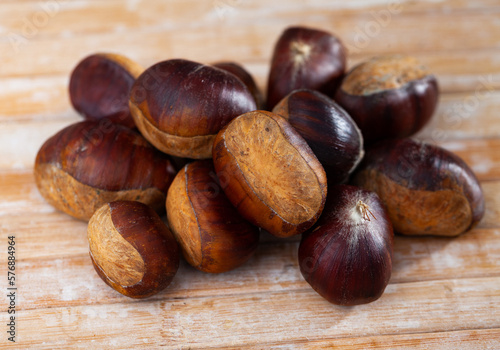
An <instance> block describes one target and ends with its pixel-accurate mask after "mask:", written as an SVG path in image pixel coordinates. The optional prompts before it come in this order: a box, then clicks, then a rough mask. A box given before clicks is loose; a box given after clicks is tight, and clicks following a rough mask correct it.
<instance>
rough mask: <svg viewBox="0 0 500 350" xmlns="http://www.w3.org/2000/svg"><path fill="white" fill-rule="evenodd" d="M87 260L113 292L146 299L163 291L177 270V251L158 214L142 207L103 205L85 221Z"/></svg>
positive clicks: (122, 203) (136, 204)
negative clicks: (88, 255)
mask: <svg viewBox="0 0 500 350" xmlns="http://www.w3.org/2000/svg"><path fill="white" fill-rule="evenodd" d="M87 236H88V241H89V250H90V259H91V260H92V264H93V265H94V268H95V270H96V272H97V274H98V275H99V277H101V279H102V280H103V281H104V282H106V284H107V285H109V286H110V287H111V288H113V289H114V290H116V291H118V292H120V293H121V294H123V295H126V296H128V297H131V298H147V297H149V296H151V295H153V294H156V293H158V292H160V291H162V290H163V289H165V288H166V287H167V286H168V285H169V284H170V282H171V281H172V279H173V278H174V276H175V274H176V272H177V269H178V268H179V248H178V246H177V242H176V241H175V238H174V237H173V236H172V233H170V231H169V230H168V228H167V226H166V225H165V224H164V223H163V221H162V220H161V219H160V217H159V216H158V214H156V213H155V212H154V210H153V209H151V208H150V207H148V206H147V205H146V204H143V203H140V202H133V201H117V202H111V203H106V204H104V205H103V206H102V207H101V208H99V209H98V210H97V211H96V212H95V213H94V215H93V216H92V218H91V219H90V221H89V226H88V229H87Z"/></svg>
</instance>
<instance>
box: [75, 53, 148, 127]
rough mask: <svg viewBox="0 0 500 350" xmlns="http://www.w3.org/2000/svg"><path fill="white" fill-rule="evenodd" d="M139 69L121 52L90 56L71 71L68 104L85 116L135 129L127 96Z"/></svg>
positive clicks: (137, 65) (140, 71)
mask: <svg viewBox="0 0 500 350" xmlns="http://www.w3.org/2000/svg"><path fill="white" fill-rule="evenodd" d="M143 71H144V68H142V67H141V66H140V65H139V64H138V63H136V62H134V61H132V60H131V59H129V58H127V57H125V56H122V55H117V54H110V53H99V54H94V55H90V56H88V57H86V58H84V59H83V60H82V61H81V62H80V63H78V65H77V66H76V67H75V69H74V70H73V72H72V73H71V78H70V82H69V96H70V99H71V103H72V104H73V107H74V108H75V109H76V110H77V111H78V112H79V113H80V114H82V115H83V117H84V118H86V119H90V120H95V119H101V118H109V119H110V120H111V121H113V122H114V123H119V124H122V125H125V126H127V127H129V128H135V123H134V120H133V119H132V116H131V115H130V109H129V107H128V99H129V94H130V89H131V87H132V84H133V83H134V81H135V79H137V77H138V76H139V75H140V74H141V73H142V72H143Z"/></svg>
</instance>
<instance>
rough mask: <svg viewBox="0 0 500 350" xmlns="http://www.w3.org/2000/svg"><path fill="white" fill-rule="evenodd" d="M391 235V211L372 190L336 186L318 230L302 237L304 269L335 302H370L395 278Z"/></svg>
mask: <svg viewBox="0 0 500 350" xmlns="http://www.w3.org/2000/svg"><path fill="white" fill-rule="evenodd" d="M393 237H394V233H393V230H392V226H391V222H390V221H389V217H388V216H387V212H386V210H385V208H384V205H383V204H382V202H381V201H380V199H379V198H378V196H377V195H376V194H375V193H374V192H370V191H365V190H362V189H360V188H357V187H354V186H348V185H337V186H332V187H330V188H329V193H328V200H327V204H326V206H325V210H324V212H323V214H322V216H321V218H320V219H319V220H318V223H317V225H316V226H315V229H314V230H312V231H311V232H307V233H305V234H304V235H303V236H302V241H301V242H300V246H299V265H300V271H301V272H302V275H303V276H304V278H305V280H306V281H307V282H308V283H309V284H310V285H311V287H313V289H314V290H315V291H316V292H318V294H320V295H321V296H322V297H323V298H325V299H326V300H328V301H329V302H331V303H333V304H337V305H358V304H365V303H369V302H372V301H374V300H377V299H378V298H380V296H381V295H382V293H383V292H384V290H385V287H386V286H387V284H388V283H389V279H390V277H391V271H392V252H393Z"/></svg>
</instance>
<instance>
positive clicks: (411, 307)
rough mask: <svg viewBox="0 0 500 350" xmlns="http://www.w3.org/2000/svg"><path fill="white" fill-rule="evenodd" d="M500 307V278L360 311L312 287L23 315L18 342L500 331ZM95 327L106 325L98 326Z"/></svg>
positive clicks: (423, 285)
mask: <svg viewBox="0 0 500 350" xmlns="http://www.w3.org/2000/svg"><path fill="white" fill-rule="evenodd" d="M69 295H70V296H69V298H71V294H69ZM423 296H426V297H423ZM499 301H500V277H488V278H471V279H449V280H442V281H430V282H415V283H403V284H390V285H389V286H388V287H387V290H386V291H385V293H384V295H383V296H382V297H381V298H380V299H379V300H377V301H376V302H374V303H371V304H368V305H363V306H359V307H355V308H352V307H335V306H332V305H330V304H328V302H327V301H325V300H324V299H322V298H321V297H320V296H318V295H317V294H316V293H315V292H313V291H311V290H310V289H309V288H306V289H301V290H295V291H294V290H290V291H288V290H283V291H276V292H267V293H247V294H245V295H227V296H224V297H214V298H204V297H200V298H198V297H192V298H181V299H169V298H163V299H161V300H153V301H147V302H133V303H127V304H104V305H85V306H73V307H58V308H44V309H37V310H26V311H21V312H20V313H19V318H20V319H22V320H23V328H25V329H31V330H36V332H35V331H33V332H23V333H22V335H20V336H19V337H20V339H19V341H20V342H22V343H23V344H25V345H26V346H29V345H33V344H38V345H39V346H38V348H55V347H64V346H67V344H68V341H70V342H71V344H72V345H71V346H72V348H81V347H84V348H87V347H88V346H89V342H90V341H92V343H91V344H92V346H93V347H99V348H109V347H113V348H120V349H124V348H133V347H136V346H143V347H145V348H146V347H147V346H148V345H147V344H157V345H159V346H162V348H163V347H164V348H170V349H177V348H181V347H182V346H184V345H186V344H190V347H191V348H208V347H216V346H220V345H221V343H222V342H223V343H225V344H227V345H231V346H235V347H237V346H239V345H245V344H248V345H252V344H258V343H268V342H271V341H278V342H285V341H286V342H287V343H293V342H295V341H301V342H304V341H306V340H307V341H311V340H312V341H315V340H321V339H322V338H333V337H337V338H350V337H352V334H356V335H357V336H359V337H365V336H377V335H395V334H401V333H403V334H404V333H417V332H424V333H425V332H446V331H460V330H467V329H471V328H472V329H474V326H475V327H476V328H481V329H488V328H499V327H500V319H499V318H498V313H499V312H500V303H499ZM410 315H412V316H413V317H411V316H410ZM111 320H112V321H111ZM361 320H364V321H363V322H362V321H361ZM96 323H97V324H99V323H102V325H101V326H100V327H99V326H98V327H96ZM270 323H272V327H271V325H270ZM127 329H129V330H130V329H134V332H130V331H127ZM47 339H51V341H50V344H49V342H47ZM43 341H45V342H46V345H45V347H44V346H43V344H42V343H43ZM221 341H222V342H221ZM149 346H151V345H149ZM5 348H7V349H8V348H9V347H8V346H6V347H5Z"/></svg>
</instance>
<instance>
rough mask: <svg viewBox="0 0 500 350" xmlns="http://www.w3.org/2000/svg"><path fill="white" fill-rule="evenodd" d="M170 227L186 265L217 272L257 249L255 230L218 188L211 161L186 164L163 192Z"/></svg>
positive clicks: (257, 232)
mask: <svg viewBox="0 0 500 350" xmlns="http://www.w3.org/2000/svg"><path fill="white" fill-rule="evenodd" d="M166 206H167V217H168V223H169V226H170V229H171V230H172V232H173V234H174V235H175V237H176V239H177V241H178V242H179V244H180V246H181V248H182V253H183V255H184V257H185V258H186V260H187V261H188V263H189V264H191V265H192V266H194V267H195V268H197V269H198V270H201V271H204V272H211V273H220V272H226V271H229V270H232V269H234V268H236V267H238V266H240V265H242V264H243V263H244V262H246V261H247V260H248V259H249V258H250V257H251V256H252V255H253V253H254V252H255V250H256V249H257V244H258V242H259V230H258V228H257V227H255V226H253V225H251V224H250V223H249V222H248V221H246V220H244V219H243V218H242V217H241V215H240V214H239V213H238V211H237V210H236V209H235V208H234V207H233V205H232V204H231V202H229V200H228V199H227V197H226V196H225V194H224V192H223V191H222V189H221V187H220V185H219V182H218V179H217V175H216V174H215V170H214V167H213V164H212V161H211V160H198V161H195V162H193V163H189V164H187V165H186V166H185V167H184V168H183V169H182V170H181V171H179V173H178V174H177V176H176V177H175V179H174V181H173V182H172V185H171V186H170V188H169V190H168V195H167V202H166Z"/></svg>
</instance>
